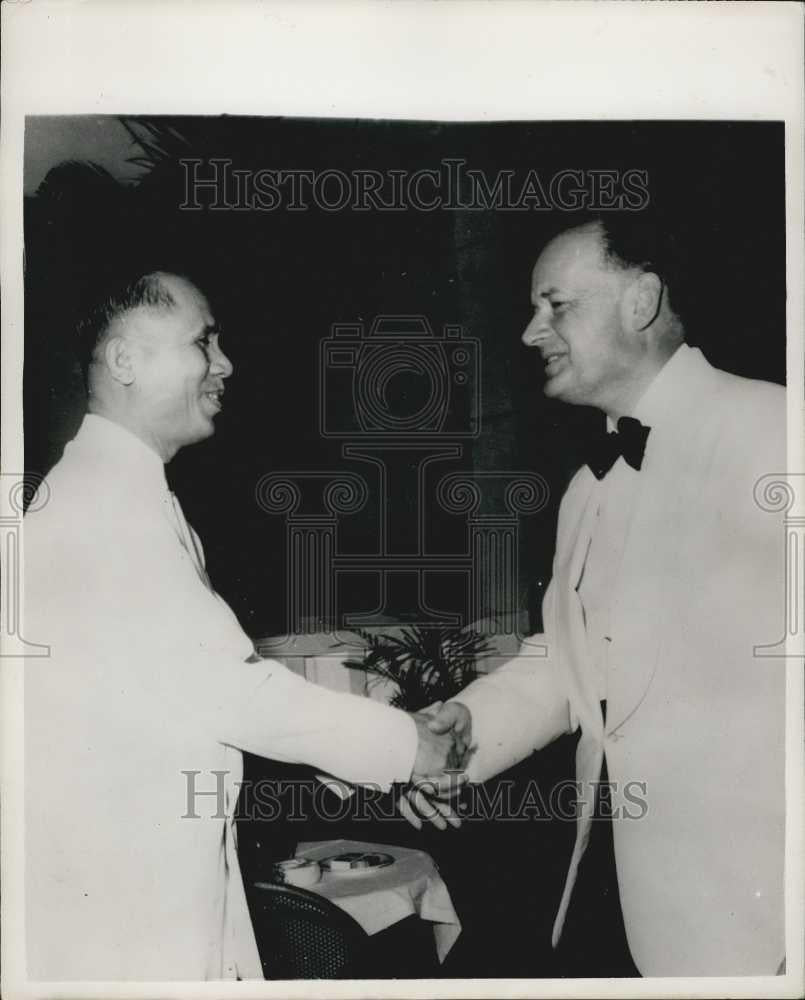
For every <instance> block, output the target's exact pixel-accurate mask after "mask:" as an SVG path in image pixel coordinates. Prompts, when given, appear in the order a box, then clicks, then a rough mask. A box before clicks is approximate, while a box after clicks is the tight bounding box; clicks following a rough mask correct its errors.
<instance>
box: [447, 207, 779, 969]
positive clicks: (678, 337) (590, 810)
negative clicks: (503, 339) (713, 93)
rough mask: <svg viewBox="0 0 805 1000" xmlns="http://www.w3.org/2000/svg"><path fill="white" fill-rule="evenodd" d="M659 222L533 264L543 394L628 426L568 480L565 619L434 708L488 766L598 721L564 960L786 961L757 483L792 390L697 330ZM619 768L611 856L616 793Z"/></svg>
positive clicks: (767, 567) (568, 235)
mask: <svg viewBox="0 0 805 1000" xmlns="http://www.w3.org/2000/svg"><path fill="white" fill-rule="evenodd" d="M630 230H631V232H630ZM657 236H660V237H662V236H663V234H662V233H658V232H657V231H655V232H654V233H652V232H651V229H650V227H647V226H646V225H645V224H644V223H643V222H642V220H641V219H639V218H634V217H633V218H632V221H631V222H630V221H629V220H626V221H625V222H624V221H623V220H616V219H615V218H614V217H612V218H605V219H599V220H594V221H590V222H588V223H587V224H584V225H581V226H577V227H574V228H572V229H569V230H567V231H565V232H563V233H561V234H560V235H558V236H557V237H556V238H555V239H553V240H551V241H550V243H548V245H547V246H546V247H545V249H544V250H543V252H542V254H541V255H540V257H539V259H538V260H537V262H536V266H535V267H534V271H533V277H532V285H531V301H532V304H533V308H534V313H533V317H532V319H531V321H530V322H529V324H528V326H527V327H526V330H525V332H524V333H523V337H522V339H523V342H524V344H525V345H526V347H527V348H529V349H530V350H531V351H532V353H533V354H534V355H536V357H537V358H538V361H539V363H540V366H541V367H542V368H543V370H544V375H545V386H544V391H545V394H546V395H547V396H549V397H551V398H553V399H559V400H562V401H564V402H567V403H572V404H577V405H583V406H593V407H597V408H598V409H599V410H601V411H602V412H603V413H604V414H605V415H606V418H607V425H608V434H602V436H601V439H600V441H599V442H598V443H597V447H596V448H595V449H594V450H593V451H592V452H591V454H590V456H589V460H588V464H587V465H585V466H584V467H582V469H580V470H579V471H578V473H577V474H576V476H575V477H574V478H573V480H572V482H571V484H570V486H569V488H568V490H567V492H566V494H565V496H564V498H563V500H562V505H561V509H560V513H559V525H558V537H557V546H556V555H555V560H554V566H553V579H552V581H551V584H550V586H549V588H548V590H547V592H546V595H545V600H544V603H543V628H544V634H542V635H539V636H535V637H533V638H532V639H531V640H529V641H527V642H526V643H525V644H524V645H523V647H522V650H521V653H520V654H519V655H518V656H517V657H516V658H515V659H514V660H512V661H511V662H509V663H508V664H506V665H504V666H503V667H502V668H501V669H500V670H497V671H495V672H493V673H491V674H490V675H488V676H487V677H485V678H482V679H479V680H478V681H476V682H475V683H473V684H472V685H470V686H469V687H468V688H467V689H466V690H464V691H462V692H461V693H460V694H459V695H458V697H457V698H456V699H455V700H453V701H452V702H449V703H448V704H447V705H445V706H444V707H443V708H442V710H441V712H440V714H439V715H438V717H437V718H436V719H435V720H434V722H433V723H432V725H433V727H434V729H435V730H437V731H439V732H446V731H449V730H452V731H453V732H454V733H455V734H456V737H457V739H458V740H459V742H460V744H461V745H462V746H473V747H474V748H475V753H474V755H473V756H472V759H471V761H470V764H469V768H468V770H469V773H470V776H471V777H472V778H474V779H475V780H486V779H487V778H488V777H490V776H492V775H494V774H496V773H498V772H500V771H502V770H504V769H506V768H507V767H510V766H511V765H513V764H514V763H516V762H517V761H519V760H522V759H523V758H525V757H526V756H528V755H529V754H530V753H531V752H532V751H534V750H538V749H540V748H542V747H544V746H545V745H546V744H548V743H549V742H551V741H552V740H554V739H556V738H557V737H559V736H561V735H562V734H565V733H571V732H577V733H578V734H579V742H578V745H577V752H576V776H577V779H578V782H579V786H578V794H579V809H578V822H577V836H576V842H575V848H574V850H573V854H572V857H571V860H570V866H569V870H568V874H567V878H566V882H565V887H564V892H563V894H562V897H561V900H559V901H558V912H557V914H556V920H555V923H554V930H553V944H554V946H555V947H557V948H558V957H559V958H560V965H559V968H560V970H561V974H563V975H586V976H612V975H629V974H632V975H634V974H635V973H636V972H639V973H641V974H642V975H646V976H669V975H680V976H711V975H761V974H766V975H773V974H774V973H775V972H776V971H777V969H778V967H779V966H780V963H781V960H782V959H783V953H784V933H783V931H784V923H783V915H784V914H783V859H784V851H783V848H784V818H785V792H784V786H783V777H784V752H783V751H784V736H785V672H784V669H783V667H782V666H781V663H780V661H779V660H775V659H764V658H759V657H755V656H754V648H755V646H761V645H763V644H764V643H769V642H773V641H774V640H775V639H776V638H777V637H778V636H779V630H780V627H781V623H782V621H783V617H784V615H783V609H784V603H783V580H784V572H783V556H784V553H783V551H782V548H783V547H782V545H781V544H780V539H781V532H780V525H779V522H776V521H775V519H774V518H773V517H771V516H770V515H769V514H768V513H766V512H764V511H762V510H761V509H760V508H759V507H758V506H757V505H756V504H755V502H754V493H753V491H754V487H755V484H756V483H757V481H758V480H759V479H760V477H761V476H762V475H764V474H767V473H779V472H782V471H784V470H785V468H786V454H785V393H784V390H783V388H782V387H780V386H777V385H772V384H770V383H766V382H759V381H752V380H748V379H743V378H738V377H736V376H734V375H730V374H727V373H726V372H723V371H719V370H717V369H715V368H713V367H712V366H711V365H710V364H709V363H708V362H707V361H706V359H705V358H704V356H703V355H702V353H701V352H700V351H699V350H697V349H694V348H691V347H689V346H688V345H687V344H686V343H685V342H684V341H685V332H684V324H683V321H682V317H681V316H680V314H679V311H678V309H677V305H676V303H677V300H678V296H677V293H676V290H675V288H676V286H675V284H674V281H673V276H674V267H673V266H671V261H672V255H670V254H668V253H667V251H668V250H669V248H670V249H673V247H669V243H668V241H667V240H666V241H665V247H664V249H663V246H662V244H663V240H662V239H656V237H657ZM602 766H603V768H604V770H603V772H602ZM607 772H608V776H609V780H610V782H611V783H612V784H611V789H612V802H611V809H612V811H613V814H614V815H613V820H612V828H614V861H613V859H612V852H613V847H612V846H611V844H610V846H609V847H608V848H607V846H606V843H605V841H606V838H607V836H608V835H609V836H610V839H611V836H612V834H611V828H610V826H609V823H608V821H607V820H606V818H605V817H604V816H603V815H602V814H601V811H600V798H599V799H598V800H597V799H596V795H595V788H596V786H597V783H598V782H599V780H605V779H606V776H607ZM630 787H631V790H632V795H633V796H634V795H637V797H638V798H639V799H642V800H643V803H644V808H643V807H637V805H638V804H637V803H635V802H634V801H632V802H630V801H629V797H628V789H629V788H630ZM596 809H598V810H599V811H598V813H596ZM602 844H603V845H604V849H603V853H602V850H601V847H602ZM607 855H608V860H609V863H610V864H616V868H617V878H616V879H615V878H613V879H612V881H611V882H609V881H607V879H606V878H605V877H602V867H601V866H602V864H603V865H606V863H607ZM549 863H550V859H546V864H549ZM618 893H619V895H620V903H621V905H622V909H623V918H622V919H623V923H622V924H621V927H623V926H625V939H624V937H623V933H621V936H620V939H619V938H618V935H617V933H613V929H614V930H617V923H618V921H620V920H621V916H620V908H619V907H618V906H617V896H618ZM613 895H614V897H615V905H614V906H613V907H611V908H609V909H607V908H606V906H605V903H606V899H605V897H607V896H608V897H609V900H610V902H611V900H612V897H613ZM632 962H634V965H633V964H632ZM635 966H636V968H635ZM543 974H544V972H543Z"/></svg>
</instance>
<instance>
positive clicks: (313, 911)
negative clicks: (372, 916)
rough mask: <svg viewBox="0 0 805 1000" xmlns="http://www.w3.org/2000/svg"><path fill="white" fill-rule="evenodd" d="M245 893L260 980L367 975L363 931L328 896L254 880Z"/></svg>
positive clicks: (366, 942) (367, 955)
mask: <svg viewBox="0 0 805 1000" xmlns="http://www.w3.org/2000/svg"><path fill="white" fill-rule="evenodd" d="M250 896H251V908H252V922H253V924H254V933H255V936H256V938H257V947H258V950H259V952H260V961H261V962H262V965H263V975H264V976H265V978H266V979H358V978H369V977H370V976H371V973H369V972H368V971H367V970H368V968H369V961H370V949H369V946H368V944H369V935H368V934H367V933H366V931H365V930H364V929H363V928H362V927H361V925H360V924H359V923H358V922H357V921H356V920H354V919H353V918H352V917H351V916H350V915H349V914H348V913H345V912H344V910H341V909H339V907H337V906H336V905H335V903H333V902H331V901H330V900H329V899H326V898H325V897H323V896H319V895H317V894H316V893H315V892H309V891H308V890H307V889H301V888H299V887H298V886H293V885H275V884H274V883H271V882H255V883H254V887H253V891H252V892H251V893H250Z"/></svg>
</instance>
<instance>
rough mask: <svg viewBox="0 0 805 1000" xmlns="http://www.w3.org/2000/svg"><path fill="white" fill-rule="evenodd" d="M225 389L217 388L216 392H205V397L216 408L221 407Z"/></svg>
mask: <svg viewBox="0 0 805 1000" xmlns="http://www.w3.org/2000/svg"><path fill="white" fill-rule="evenodd" d="M223 394H224V390H223V389H216V390H215V391H214V392H205V393H204V398H205V399H208V400H209V401H210V402H211V403H212V405H213V406H214V407H215V409H216V410H220V409H221V396H223Z"/></svg>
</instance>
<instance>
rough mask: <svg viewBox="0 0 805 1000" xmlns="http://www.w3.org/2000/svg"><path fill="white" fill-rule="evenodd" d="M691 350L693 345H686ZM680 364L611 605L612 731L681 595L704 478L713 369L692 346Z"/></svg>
mask: <svg viewBox="0 0 805 1000" xmlns="http://www.w3.org/2000/svg"><path fill="white" fill-rule="evenodd" d="M691 354H692V355H693V352H691ZM685 367H686V369H687V370H686V371H685V381H684V386H685V391H684V398H683V397H682V396H681V395H677V396H675V397H673V398H672V399H671V400H670V404H669V405H670V407H671V408H672V409H671V410H670V412H666V413H664V414H662V416H663V417H664V419H661V420H658V421H657V422H656V424H655V425H652V431H651V435H650V436H649V439H648V443H647V446H646V454H645V458H644V462H643V468H642V470H641V472H640V475H639V486H638V489H639V492H638V495H637V496H636V498H635V506H634V511H633V515H632V518H631V523H630V525H629V529H628V534H627V538H626V544H625V548H624V556H623V560H622V562H621V566H620V570H619V573H618V578H617V580H616V584H615V592H614V596H613V606H612V635H613V639H614V641H615V645H614V646H613V649H612V659H611V666H610V671H609V676H608V685H607V687H608V698H607V727H606V728H607V734H608V735H613V734H615V733H616V731H617V730H618V729H619V728H620V727H621V726H622V725H623V724H624V723H625V722H626V721H627V720H628V719H629V718H630V717H631V716H632V715H633V714H634V712H635V711H636V710H637V708H638V707H639V705H640V703H641V702H642V701H643V699H644V698H645V696H646V694H647V692H648V690H649V688H650V686H651V683H652V680H653V678H654V675H655V672H656V671H657V669H658V668H659V664H660V661H661V657H662V654H663V650H664V647H665V646H666V644H667V641H668V637H669V635H670V634H671V633H672V630H673V629H674V626H675V624H676V622H677V618H678V612H679V604H680V601H682V600H683V599H684V597H685V593H686V585H685V578H686V574H685V573H684V569H685V560H687V559H690V558H694V555H693V554H692V553H691V552H690V551H688V546H687V544H686V535H687V527H688V526H689V525H690V518H691V517H693V518H695V517H696V516H697V515H696V511H697V509H698V502H697V500H698V495H699V494H700V493H701V490H702V489H703V486H704V483H705V479H706V475H705V474H706V468H705V466H706V464H707V454H708V452H707V448H706V447H705V446H703V444H702V440H703V436H705V435H706V434H707V427H706V421H705V420H704V412H703V404H704V402H705V400H706V399H707V398H708V395H711V394H712V392H713V386H712V384H711V383H712V379H711V378H710V375H711V372H712V369H711V368H710V366H709V365H708V364H707V362H706V361H704V359H703V358H701V356H700V355H699V354H698V352H696V354H695V355H693V356H692V357H690V358H689V360H688V363H687V364H686V366H685Z"/></svg>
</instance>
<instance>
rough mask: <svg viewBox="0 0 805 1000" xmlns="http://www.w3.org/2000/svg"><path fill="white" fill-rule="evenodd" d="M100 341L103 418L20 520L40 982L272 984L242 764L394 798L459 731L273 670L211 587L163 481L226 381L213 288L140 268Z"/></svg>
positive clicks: (94, 381)
mask: <svg viewBox="0 0 805 1000" xmlns="http://www.w3.org/2000/svg"><path fill="white" fill-rule="evenodd" d="M84 335H85V339H86V340H87V357H88V365H89V367H88V389H89V405H88V409H89V413H88V414H87V416H86V417H85V419H84V422H83V424H82V426H81V428H80V430H79V432H78V434H77V436H76V437H75V439H74V440H73V441H71V442H70V443H69V444H68V445H67V447H66V449H65V452H64V455H63V457H62V459H61V460H60V461H59V462H58V463H57V465H56V466H55V467H54V468H53V469H52V470H51V472H50V474H49V476H48V480H47V482H48V486H49V500H48V502H47V504H45V505H44V506H43V507H42V509H41V510H40V511H38V512H36V513H32V514H31V515H30V516H29V517H27V518H26V521H25V529H24V530H25V536H24V543H25V596H26V605H25V615H26V618H25V622H26V626H25V627H26V634H29V635H36V636H37V637H38V639H37V641H39V642H43V643H46V644H48V645H49V646H50V656H49V657H48V658H45V659H31V660H29V661H28V664H27V670H26V677H25V778H26V813H25V823H26V871H25V879H26V895H25V902H26V934H27V961H28V975H29V978H31V979H34V980H39V979H43V980H84V979H105V980H129V979H137V980H165V979H185V980H197V979H202V978H207V979H210V978H212V979H215V978H222V977H223V978H234V977H238V978H262V968H261V964H260V960H259V957H258V953H257V949H256V943H255V939H254V934H253V932H252V928H251V924H250V920H249V915H248V912H247V908H246V900H245V895H244V888H243V882H242V879H241V875H240V870H239V867H238V859H237V852H236V850H235V843H234V835H233V834H234V830H233V826H232V822H231V820H232V811H233V808H234V804H235V799H236V794H237V787H238V785H237V783H238V781H239V780H240V778H241V775H242V759H241V751H242V750H246V751H250V752H252V753H256V754H262V755H264V756H269V757H272V758H275V759H278V760H282V761H293V762H301V763H308V764H311V765H314V766H315V767H316V768H317V769H319V770H320V771H324V772H327V773H328V774H333V775H337V776H339V777H341V778H343V779H345V780H347V781H350V782H355V783H359V782H360V783H371V784H373V785H375V786H378V787H380V788H383V789H388V788H389V787H390V785H391V784H392V782H396V781H402V782H405V781H408V780H409V779H410V778H411V776H412V774H413V775H415V776H416V775H420V774H421V775H427V774H437V773H438V772H440V771H441V770H442V769H443V768H444V766H445V763H446V760H447V756H448V753H449V751H450V748H451V746H452V737H450V736H444V735H437V734H434V733H433V732H431V731H430V730H429V729H428V728H427V725H425V722H424V720H423V718H421V717H413V718H412V717H410V716H408V715H406V714H405V713H403V712H399V711H397V710H394V709H391V708H389V707H387V706H385V705H381V704H378V703H376V702H373V701H370V700H368V699H365V698H360V697H354V696H352V695H346V694H337V693H334V692H331V691H328V690H325V689H323V688H320V687H317V686H315V685H312V684H308V683H306V682H305V681H303V680H302V679H300V678H299V677H297V676H296V675H294V674H293V673H291V672H290V671H288V670H286V669H285V668H284V667H283V666H281V665H280V664H278V663H276V662H273V661H270V660H265V661H263V660H260V659H259V657H257V656H255V655H254V649H253V647H252V644H251V642H250V640H249V639H248V637H247V636H246V635H245V634H244V632H243V630H242V629H241V628H240V626H239V624H238V622H237V620H236V618H235V616H234V614H233V613H232V611H231V610H230V609H229V607H228V606H227V605H226V604H225V603H224V601H223V600H222V599H221V598H220V597H219V596H218V595H217V594H216V593H215V592H214V591H213V589H212V588H211V586H210V582H209V579H208V577H207V574H206V570H205V567H204V558H203V552H202V549H201V545H200V542H199V539H198V536H197V535H196V534H195V532H193V531H192V529H191V528H190V527H189V526H188V524H187V522H186V521H185V519H184V515H183V514H182V511H181V507H180V506H179V504H178V500H177V499H176V498H175V497H174V496H173V495H172V494H171V493H170V492H169V490H168V487H167V484H166V480H165V473H164V465H165V463H166V462H168V461H170V460H171V458H172V457H173V456H174V455H175V454H176V452H177V451H178V450H179V449H180V448H182V447H184V446H185V445H188V444H192V443H193V442H196V441H200V440H203V439H204V438H206V437H208V436H209V435H211V434H212V433H213V431H214V425H213V421H214V419H215V416H216V414H217V413H218V412H219V411H220V409H221V406H222V397H223V393H224V387H225V382H226V379H227V378H228V377H229V375H231V373H232V365H231V363H230V361H229V359H228V358H227V357H226V355H225V354H224V353H223V352H222V350H221V346H220V344H219V333H218V330H217V327H216V325H215V322H214V319H213V317H212V314H211V311H210V307H209V304H208V302H207V300H206V299H205V297H204V296H203V295H202V293H201V292H200V291H199V290H198V289H197V288H196V287H195V286H194V285H192V284H191V283H190V282H189V281H187V280H186V279H184V278H181V277H178V276H177V275H173V274H165V273H159V272H157V273H152V274H147V275H144V276H142V277H141V278H139V279H137V280H136V281H134V282H132V283H131V284H130V285H128V286H127V287H126V288H124V289H122V290H121V291H119V292H118V293H115V294H114V295H112V296H111V297H110V298H109V299H108V300H107V301H106V302H105V303H104V305H103V306H102V307H100V308H99V309H97V310H96V311H95V312H94V313H93V315H92V317H91V318H90V320H89V321H88V322H87V324H86V325H85V329H84ZM437 809H438V810H440V812H438V813H437V814H436V815H435V819H436V821H437V823H438V824H441V823H443V815H444V814H445V813H446V812H447V810H446V807H445V806H444V804H439V805H438V806H435V807H427V806H426V807H425V811H426V812H428V811H430V812H431V814H433V813H434V812H435V811H436V810H437Z"/></svg>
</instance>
